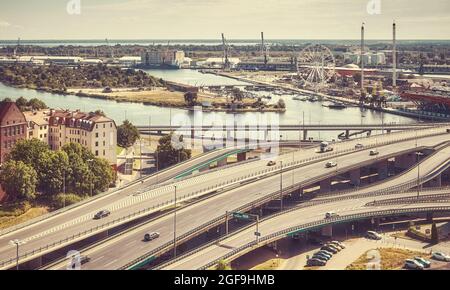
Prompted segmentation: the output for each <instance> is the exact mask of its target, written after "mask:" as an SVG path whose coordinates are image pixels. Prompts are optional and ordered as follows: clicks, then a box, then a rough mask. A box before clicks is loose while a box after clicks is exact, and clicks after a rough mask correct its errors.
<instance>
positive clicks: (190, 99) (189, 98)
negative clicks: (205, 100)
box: [184, 92, 197, 107]
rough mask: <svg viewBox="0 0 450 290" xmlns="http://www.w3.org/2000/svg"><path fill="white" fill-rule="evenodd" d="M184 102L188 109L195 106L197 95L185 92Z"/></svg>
mask: <svg viewBox="0 0 450 290" xmlns="http://www.w3.org/2000/svg"><path fill="white" fill-rule="evenodd" d="M184 101H185V102H186V104H187V105H188V106H190V107H192V106H195V105H196V104H197V93H193V92H187V93H185V94H184Z"/></svg>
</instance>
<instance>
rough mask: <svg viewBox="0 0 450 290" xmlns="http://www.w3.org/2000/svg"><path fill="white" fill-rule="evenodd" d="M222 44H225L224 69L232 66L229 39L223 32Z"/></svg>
mask: <svg viewBox="0 0 450 290" xmlns="http://www.w3.org/2000/svg"><path fill="white" fill-rule="evenodd" d="M222 46H223V69H224V70H229V69H230V67H231V64H230V59H229V53H230V46H229V45H228V43H227V40H226V39H225V35H224V34H223V33H222Z"/></svg>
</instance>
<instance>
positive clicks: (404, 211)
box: [199, 206, 450, 270]
mask: <svg viewBox="0 0 450 290" xmlns="http://www.w3.org/2000/svg"><path fill="white" fill-rule="evenodd" d="M448 211H450V206H442V207H429V208H408V209H394V210H384V211H375V212H368V213H360V214H353V215H346V216H339V217H333V218H330V219H326V220H319V221H315V222H310V223H306V224H303V225H299V226H295V227H291V228H288V229H284V230H281V231H279V232H276V233H273V234H270V235H267V236H265V237H262V238H260V239H259V242H258V243H257V242H256V241H252V242H249V243H247V244H245V245H243V246H241V247H239V248H237V249H234V250H232V251H231V252H229V253H227V254H225V255H223V256H221V257H220V258H217V259H215V260H214V261H211V262H209V263H207V264H206V265H204V266H202V267H200V268H199V270H206V269H208V268H210V267H212V266H214V265H216V264H217V263H218V262H219V261H221V260H226V259H228V258H230V257H233V256H235V255H236V254H238V253H239V252H242V251H244V250H246V249H249V248H252V247H254V246H257V245H258V244H261V243H264V242H266V241H269V240H271V239H274V238H278V237H280V236H283V235H287V234H290V233H295V232H300V231H305V230H309V229H312V228H317V227H323V226H325V225H329V224H335V223H344V222H349V221H353V220H361V219H367V218H373V217H378V216H392V215H400V214H411V213H422V212H448Z"/></svg>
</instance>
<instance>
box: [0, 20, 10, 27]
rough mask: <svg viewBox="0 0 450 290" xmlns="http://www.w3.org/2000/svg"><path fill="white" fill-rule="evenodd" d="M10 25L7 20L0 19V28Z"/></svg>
mask: <svg viewBox="0 0 450 290" xmlns="http://www.w3.org/2000/svg"><path fill="white" fill-rule="evenodd" d="M11 26H12V24H11V23H9V22H7V21H3V20H0V28H8V27H11Z"/></svg>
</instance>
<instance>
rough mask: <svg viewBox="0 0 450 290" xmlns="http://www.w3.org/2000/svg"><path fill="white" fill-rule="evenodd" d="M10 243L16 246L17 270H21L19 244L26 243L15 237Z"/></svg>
mask: <svg viewBox="0 0 450 290" xmlns="http://www.w3.org/2000/svg"><path fill="white" fill-rule="evenodd" d="M9 243H10V244H11V245H15V246H16V270H19V246H20V245H23V244H25V242H24V241H20V240H18V239H15V240H12V241H10V242H9Z"/></svg>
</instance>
